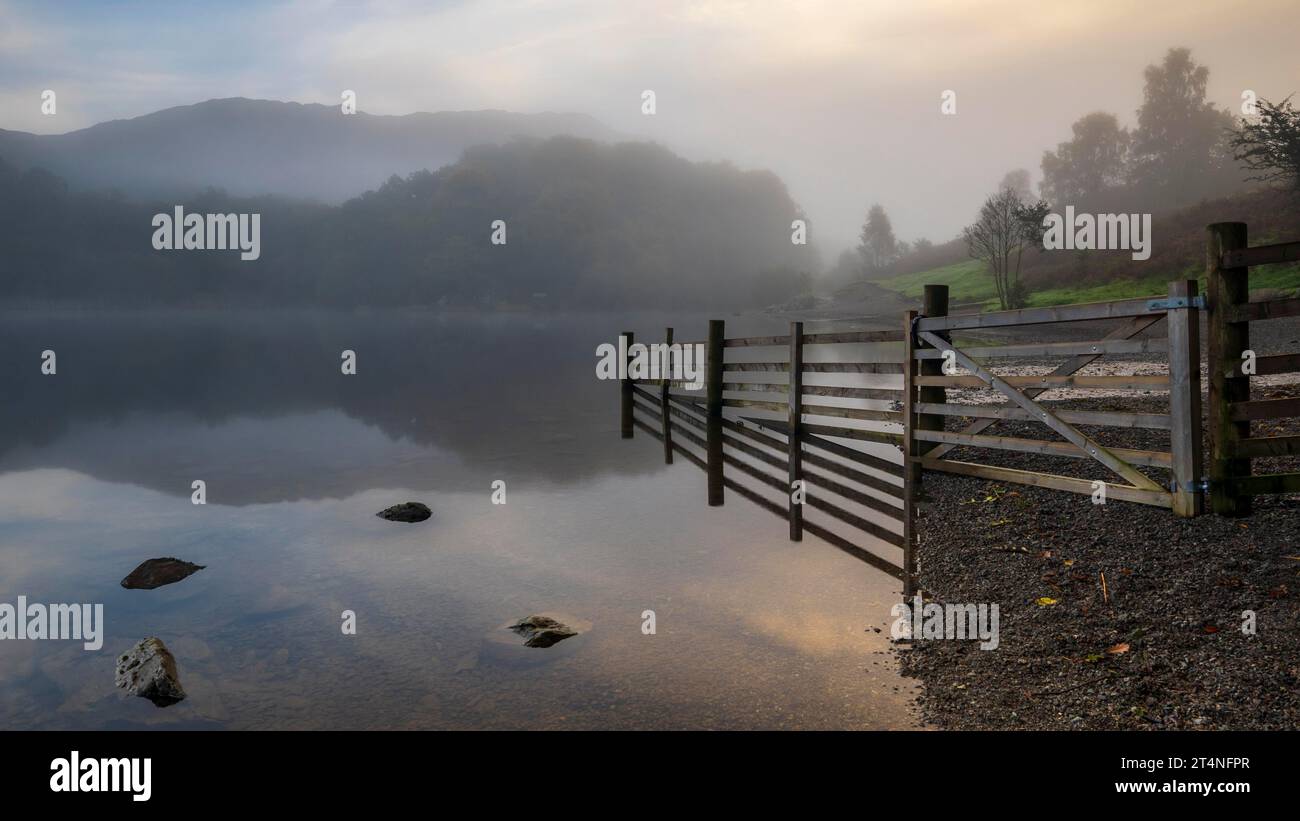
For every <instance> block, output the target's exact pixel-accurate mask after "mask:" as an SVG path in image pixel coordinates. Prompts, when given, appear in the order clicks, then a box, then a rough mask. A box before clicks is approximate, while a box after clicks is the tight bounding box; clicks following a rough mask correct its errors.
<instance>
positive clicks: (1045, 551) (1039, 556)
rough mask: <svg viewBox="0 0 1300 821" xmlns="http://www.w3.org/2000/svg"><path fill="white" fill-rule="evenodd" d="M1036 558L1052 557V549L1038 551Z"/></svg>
mask: <svg viewBox="0 0 1300 821" xmlns="http://www.w3.org/2000/svg"><path fill="white" fill-rule="evenodd" d="M1038 558H1040V559H1050V558H1052V551H1050V550H1044V551H1043V552H1042V553H1039V554H1038Z"/></svg>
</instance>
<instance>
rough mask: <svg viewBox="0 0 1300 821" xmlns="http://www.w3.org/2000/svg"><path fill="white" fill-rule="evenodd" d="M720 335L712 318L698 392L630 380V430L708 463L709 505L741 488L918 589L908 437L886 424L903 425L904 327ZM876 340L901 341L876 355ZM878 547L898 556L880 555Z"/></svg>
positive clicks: (796, 533) (794, 328)
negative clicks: (906, 464) (905, 450)
mask: <svg viewBox="0 0 1300 821" xmlns="http://www.w3.org/2000/svg"><path fill="white" fill-rule="evenodd" d="M724 331H725V326H724V324H723V322H722V321H721V320H713V321H711V322H710V323H709V339H708V344H707V347H706V351H707V356H706V379H705V384H704V388H703V390H702V391H699V390H696V391H692V390H689V389H688V388H687V386H686V385H685V384H684V383H683V382H681V381H674V380H670V379H666V380H635V381H633V380H631V379H627V380H625V381H624V383H623V405H622V412H623V416H622V420H623V426H622V429H623V435H624V436H625V437H628V436H631V435H632V430H633V429H634V428H640V429H641V430H643V431H645V432H647V433H649V434H650V435H652V436H654V437H656V438H657V439H660V440H661V441H663V443H664V460H665V461H666V462H670V463H671V462H672V459H673V454H674V453H680V454H682V455H683V456H685V457H686V458H687V459H689V460H690V461H691V462H693V463H694V464H696V465H697V466H699V467H700V468H702V469H704V471H705V472H706V474H707V477H708V501H709V504H710V505H720V504H722V503H723V498H724V489H729V490H732V491H735V492H736V493H738V494H740V495H741V496H743V497H745V498H746V499H748V500H750V501H752V502H754V503H755V504H758V505H759V506H760V507H763V508H765V509H767V510H769V511H771V512H772V513H775V514H777V515H779V516H781V517H782V518H784V519H787V520H788V521H789V525H790V538H791V539H792V540H795V541H798V540H800V539H801V538H802V536H803V532H804V531H807V532H809V533H811V534H813V535H815V536H818V537H820V538H822V539H824V540H825V541H827V542H829V543H831V544H833V545H835V546H836V547H839V548H840V549H842V550H844V551H846V552H848V553H849V554H851V555H853V556H855V557H857V558H858V559H860V560H862V561H864V562H866V563H867V564H870V565H872V566H873V567H876V568H878V569H880V570H883V571H884V572H886V573H889V574H890V575H892V576H894V577H895V578H898V579H901V580H903V582H904V587H905V588H906V593H907V594H908V595H911V593H912V584H911V580H910V575H911V574H910V573H909V572H908V571H909V570H910V569H911V567H912V565H911V561H912V551H911V548H910V544H911V541H912V519H911V515H912V514H911V500H910V488H911V485H910V483H909V482H907V481H906V480H905V478H904V471H903V465H902V463H901V460H900V457H899V448H900V446H901V444H902V441H903V434H902V432H901V430H898V429H889V428H898V426H901V424H902V421H903V413H902V412H901V409H900V408H901V402H902V399H903V396H904V391H903V385H902V380H901V378H900V377H901V376H902V374H903V365H902V362H901V359H900V357H899V354H898V350H899V346H898V345H897V344H896V343H899V342H901V341H902V340H903V337H904V333H903V331H902V329H901V328H900V329H899V330H896V331H851V332H839V333H813V334H805V333H804V332H803V323H801V322H793V323H791V325H790V333H789V334H787V335H783V336H766V337H745V338H732V339H727V338H725V334H724ZM672 335H673V331H672V329H671V328H670V329H668V331H667V335H666V341H667V342H668V343H669V344H671V343H672V341H673V338H672ZM626 337H627V344H628V346H629V347H630V346H631V345H632V334H626ZM881 343H895V344H893V345H891V346H890V349H889V350H886V351H881V350H880V345H881ZM728 352H730V353H731V356H730V357H728V355H727V354H728ZM863 352H866V353H867V354H868V355H865V356H864V355H863ZM855 355H856V359H855V360H853V361H850V359H849V358H850V357H854V356H855ZM862 359H870V360H873V361H857V360H862ZM649 385H654V386H655V387H656V388H657V390H650V389H649V388H648V387H647V386H649ZM772 414H779V416H773V415H772ZM806 419H811V420H817V421H805V420H806ZM872 451H875V452H872ZM724 466H725V467H726V468H727V470H726V471H725V472H724ZM728 474H730V475H728ZM742 479H743V481H742ZM764 491H775V492H776V494H777V495H776V496H775V497H774V496H773V495H772V494H771V493H770V492H767V493H765V492H764ZM799 498H802V499H803V501H802V503H799V502H798V501H797V500H798V499H799ZM806 511H807V512H806ZM823 517H824V518H823ZM863 536H866V537H869V539H867V540H865V543H864V539H863V538H862V537H863ZM876 542H879V543H883V544H884V545H885V546H886V549H888V548H894V549H898V550H901V551H902V554H903V555H902V556H901V557H899V558H898V559H896V560H890V559H887V558H884V557H882V556H881V555H879V554H878V553H877V552H876V549H879V548H877V546H876V544H875V543H876ZM868 547H872V548H876V549H868Z"/></svg>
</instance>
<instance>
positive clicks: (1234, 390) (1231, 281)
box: [1205, 222, 1251, 516]
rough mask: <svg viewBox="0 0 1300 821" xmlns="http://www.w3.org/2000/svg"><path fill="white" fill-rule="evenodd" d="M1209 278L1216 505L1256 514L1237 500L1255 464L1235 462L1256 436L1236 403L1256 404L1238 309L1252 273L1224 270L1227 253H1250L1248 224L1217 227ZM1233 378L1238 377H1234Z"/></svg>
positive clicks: (1211, 231) (1228, 511) (1224, 511)
mask: <svg viewBox="0 0 1300 821" xmlns="http://www.w3.org/2000/svg"><path fill="white" fill-rule="evenodd" d="M1206 230H1207V232H1208V238H1207V239H1208V241H1207V243H1206V253H1205V278H1206V290H1207V291H1208V297H1209V299H1208V302H1209V310H1208V311H1207V313H1208V319H1209V322H1210V355H1209V360H1210V361H1209V371H1210V391H1209V402H1210V408H1209V417H1210V504H1211V507H1212V508H1213V510H1214V512H1215V513H1218V514H1220V515H1223V516H1244V515H1246V514H1248V513H1250V509H1251V498H1250V496H1241V495H1237V493H1236V489H1235V488H1234V487H1233V480H1235V479H1236V478H1238V477H1244V476H1249V475H1250V459H1249V458H1241V457H1238V456H1235V455H1234V454H1235V453H1236V448H1237V442H1238V441H1239V440H1241V439H1244V438H1247V437H1249V436H1250V422H1249V421H1247V420H1241V421H1234V420H1233V418H1232V403H1233V402H1245V401H1247V400H1249V399H1250V377H1249V376H1244V375H1240V374H1241V354H1242V352H1243V351H1245V350H1246V349H1248V348H1249V347H1250V323H1249V322H1248V321H1233V320H1234V319H1236V316H1235V311H1236V309H1237V306H1240V305H1245V304H1246V303H1248V302H1249V301H1250V278H1249V277H1250V269H1249V268H1244V267H1237V268H1225V267H1223V253H1224V252H1225V251H1235V250H1237V249H1240V248H1245V247H1246V223H1244V222H1216V223H1214V224H1213V225H1211V226H1209V228H1207V229H1206ZM1229 374H1232V375H1229Z"/></svg>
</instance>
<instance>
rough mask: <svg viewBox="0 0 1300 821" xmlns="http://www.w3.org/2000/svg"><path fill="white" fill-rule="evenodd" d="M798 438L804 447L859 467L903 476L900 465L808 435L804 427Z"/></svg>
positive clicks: (812, 434) (811, 434) (814, 435)
mask: <svg viewBox="0 0 1300 821" xmlns="http://www.w3.org/2000/svg"><path fill="white" fill-rule="evenodd" d="M800 438H802V439H803V442H804V444H805V445H811V446H813V447H815V448H821V449H822V450H824V451H826V452H828V453H833V454H835V455H836V456H839V457H841V458H843V459H848V460H850V461H854V462H857V463H858V464H860V465H864V466H866V467H869V468H872V469H874V470H878V471H880V472H881V473H887V474H889V475H890V476H902V475H903V466H902V465H901V464H899V463H897V462H891V461H889V460H887V459H881V458H880V457H879V456H874V455H872V454H870V453H863V452H862V451H860V450H856V449H854V448H851V447H849V446H848V445H842V444H840V443H839V442H832V441H831V440H830V439H823V438H822V437H820V436H818V435H816V434H814V433H810V432H809V431H808V428H807V426H806V425H805V426H804V429H803V430H802V431H800Z"/></svg>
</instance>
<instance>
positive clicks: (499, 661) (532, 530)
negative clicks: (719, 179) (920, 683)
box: [0, 312, 913, 729]
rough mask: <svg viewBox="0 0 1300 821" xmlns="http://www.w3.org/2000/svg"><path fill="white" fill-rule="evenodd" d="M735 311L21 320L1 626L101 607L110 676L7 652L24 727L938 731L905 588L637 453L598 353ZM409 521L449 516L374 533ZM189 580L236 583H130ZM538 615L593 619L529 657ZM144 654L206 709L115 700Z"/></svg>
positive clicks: (774, 327)
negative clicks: (145, 650) (896, 639)
mask: <svg viewBox="0 0 1300 821" xmlns="http://www.w3.org/2000/svg"><path fill="white" fill-rule="evenodd" d="M705 319H706V318H705V317H699V318H695V319H691V320H690V321H689V322H688V321H686V320H685V319H684V318H683V317H682V316H681V315H675V316H674V317H672V318H671V319H668V318H666V317H657V316H635V317H633V316H614V315H595V316H591V315H588V316H554V317H532V316H530V317H521V316H483V317H472V318H464V317H446V316H439V315H431V314H420V313H373V314H273V313H254V312H250V313H238V312H235V313H232V312H225V313H222V314H217V313H211V314H206V313H201V312H191V313H185V314H179V315H176V314H173V315H170V316H169V315H166V314H161V313H158V314H154V313H123V314H109V315H105V314H103V313H94V314H92V313H86V314H75V313H60V314H57V315H38V314H36V313H25V314H8V315H5V316H4V317H3V318H2V319H0V385H3V393H2V394H0V602H9V603H15V602H16V600H17V597H18V596H20V595H22V596H26V597H27V598H28V600H29V601H32V602H46V603H49V602H60V603H63V602H67V603H72V602H87V603H102V604H103V605H104V617H105V622H106V625H105V629H104V645H103V647H102V649H100V650H98V651H86V650H84V649H82V645H81V642H77V641H31V640H13V641H0V728H5V729H28V728H105V729H109V728H156V729H162V728H237V729H260V728H566V727H569V728H584V729H586V728H611V729H615V728H617V729H621V728H717V729H723V728H736V729H749V728H812V729H816V728H825V729H859V728H860V729H871V728H893V727H906V726H913V721H912V719H911V718H910V715H909V712H908V704H909V699H910V697H911V695H912V686H911V684H910V683H909V682H907V681H905V680H903V679H900V678H899V677H898V675H897V673H896V672H895V664H894V661H893V659H892V658H891V656H890V655H889V652H888V648H889V623H890V616H889V608H890V606H891V605H892V604H893V603H894V602H896V601H897V600H898V590H899V584H898V583H897V582H895V581H894V580H892V579H890V578H888V577H887V576H885V575H884V574H883V573H880V572H879V571H877V570H874V569H872V568H870V567H868V566H866V565H864V564H863V563H861V562H860V561H858V560H856V559H854V558H852V557H850V556H848V555H846V554H845V553H843V552H841V551H840V550H837V549H836V548H834V547H832V546H829V545H828V544H826V543H825V542H823V541H821V540H820V539H817V538H816V537H814V536H811V535H806V536H805V540H804V541H803V542H802V543H792V542H790V541H788V540H787V538H786V525H785V523H784V522H783V521H781V520H780V519H778V518H776V517H775V516H773V515H771V514H770V513H768V512H766V511H764V510H762V509H760V508H758V507H757V506H755V505H753V504H752V503H750V502H747V501H746V500H744V499H742V498H740V497H739V496H736V495H735V494H729V495H728V498H727V503H726V505H725V506H724V507H721V508H709V507H707V505H706V504H705V477H704V474H703V472H701V471H700V470H699V469H698V468H696V467H694V466H693V465H691V464H690V463H689V462H687V461H686V460H684V459H678V460H677V464H675V465H672V466H665V465H664V464H663V458H662V446H661V445H660V443H658V442H656V441H655V440H653V439H652V438H650V437H649V436H646V435H644V434H642V433H638V435H637V437H636V438H635V439H634V440H632V441H624V440H621V439H620V438H619V433H618V390H617V387H616V385H615V383H611V382H600V381H598V380H597V379H596V378H595V362H596V357H595V351H596V347H597V345H599V344H600V343H602V342H613V341H615V339H616V335H617V334H618V332H619V331H622V330H634V331H636V332H637V334H638V339H641V340H647V341H648V339H647V337H646V336H643V333H648V332H650V331H657V330H659V329H662V328H663V326H664V325H666V324H675V325H676V326H677V338H678V339H685V340H697V339H702V338H703V336H704V329H705ZM673 320H676V321H675V322H673ZM734 321H735V323H736V325H735V330H734V331H733V325H732V322H733V320H731V319H728V332H729V335H736V331H744V332H746V333H750V332H752V333H774V332H775V333H780V332H782V331H783V330H784V324H783V323H780V322H769V323H766V327H765V326H764V322H763V321H762V320H759V319H751V320H746V321H745V322H743V323H742V321H741V320H740V319H736V320H734ZM46 349H52V350H54V351H55V352H56V353H57V357H58V359H57V364H58V372H57V375H54V376H47V375H42V374H41V369H40V364H41V352H42V351H43V350H46ZM345 349H350V350H353V351H355V352H356V354H357V374H356V375H355V376H343V375H342V374H341V373H340V367H339V366H340V362H341V360H340V354H341V352H342V351H343V350H345ZM196 479H201V480H203V481H204V482H206V485H207V504H206V505H202V506H199V505H194V504H192V503H191V498H190V497H191V492H192V491H191V483H192V482H193V481H194V480H196ZM495 480H502V481H504V482H505V483H506V488H507V503H506V504H504V505H494V504H492V501H491V495H492V483H493V482H494V481H495ZM407 500H419V501H423V502H425V503H427V504H428V505H429V506H430V507H431V508H432V509H433V511H434V515H433V518H432V519H430V520H429V521H427V522H423V523H420V524H399V523H394V522H387V521H384V520H382V519H379V518H377V517H376V516H375V515H374V514H375V512H376V511H378V510H380V509H382V508H384V507H387V506H389V505H391V504H395V503H398V502H404V501H407ZM163 556H175V557H178V558H180V559H184V560H186V561H190V562H195V563H197V564H201V565H206V566H207V567H206V569H205V570H202V571H200V572H199V573H197V574H195V575H193V576H191V577H189V578H188V579H186V580H184V581H182V582H179V583H177V584H173V585H169V586H166V587H162V588H159V589H156V590H125V589H123V588H122V587H121V586H120V585H119V582H120V581H121V579H122V578H123V577H124V576H125V575H126V574H127V573H129V572H130V571H131V570H132V569H133V568H134V567H135V566H136V565H138V564H139V563H140V562H141V561H144V560H145V559H149V558H157V557H163ZM891 558H894V557H893V556H891ZM344 610H352V611H354V612H355V613H356V618H357V634H356V635H353V636H349V635H344V634H343V633H342V631H341V629H340V625H341V616H340V614H341V613H342V612H343V611H344ZM646 610H653V611H654V613H655V616H656V628H657V632H656V633H655V634H654V635H646V634H644V633H643V632H642V613H643V612H644V611H646ZM534 613H554V614H561V615H563V616H565V617H568V618H571V619H573V620H574V621H575V622H580V623H590V625H591V627H590V630H588V631H587V632H586V633H584V634H583V635H581V636H579V637H577V638H573V639H569V640H567V641H565V642H562V643H560V644H558V645H556V646H554V647H552V648H549V649H533V648H521V647H519V646H517V645H518V641H519V640H518V639H517V638H516V637H514V636H513V634H510V633H507V632H506V631H504V629H503V625H505V624H507V623H509V622H512V621H514V620H517V619H519V618H522V617H525V616H528V615H531V614H534ZM873 628H879V629H880V630H881V631H882V632H880V633H877V632H876V631H875V630H874V629H873ZM503 634H504V636H505V637H508V640H506V641H502V640H501V639H502V638H503ZM146 636H158V637H159V638H161V639H162V640H163V641H164V642H165V643H166V645H167V646H168V647H169V648H170V649H171V651H172V652H173V653H174V655H175V656H176V660H177V664H178V667H179V673H180V680H181V683H182V684H183V686H184V687H185V689H186V691H187V692H188V695H189V697H188V698H187V699H186V700H185V701H182V702H181V703H179V704H176V705H174V706H171V707H167V708H165V709H160V708H158V707H155V706H154V705H153V704H152V703H150V702H149V701H147V700H145V699H141V698H134V697H128V696H126V695H124V694H123V693H122V692H121V691H118V690H116V689H115V688H114V686H113V672H114V661H115V659H116V657H117V656H118V655H119V654H121V653H122V652H124V651H125V650H127V649H128V648H129V647H131V646H132V645H133V644H135V643H136V642H137V641H139V640H140V639H142V638H144V637H146Z"/></svg>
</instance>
